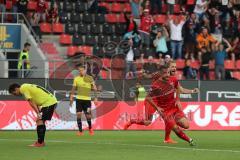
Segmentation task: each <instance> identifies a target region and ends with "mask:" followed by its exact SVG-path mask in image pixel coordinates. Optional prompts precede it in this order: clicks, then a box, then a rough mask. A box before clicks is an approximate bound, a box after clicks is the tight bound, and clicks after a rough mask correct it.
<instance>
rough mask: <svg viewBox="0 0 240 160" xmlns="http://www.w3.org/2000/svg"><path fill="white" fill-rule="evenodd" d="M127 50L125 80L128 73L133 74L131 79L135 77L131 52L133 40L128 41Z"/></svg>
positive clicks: (132, 52)
mask: <svg viewBox="0 0 240 160" xmlns="http://www.w3.org/2000/svg"><path fill="white" fill-rule="evenodd" d="M128 44H129V50H128V52H127V54H126V59H125V60H126V65H127V66H126V76H125V78H128V75H129V73H130V72H131V73H132V74H133V78H135V77H136V71H137V69H136V66H135V64H134V51H133V40H132V39H129V41H128Z"/></svg>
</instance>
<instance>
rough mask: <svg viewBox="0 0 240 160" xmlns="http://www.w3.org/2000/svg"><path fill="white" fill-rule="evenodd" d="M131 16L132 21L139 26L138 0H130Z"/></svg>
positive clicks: (139, 6) (139, 4)
mask: <svg viewBox="0 0 240 160" xmlns="http://www.w3.org/2000/svg"><path fill="white" fill-rule="evenodd" d="M130 5H131V10H132V15H133V18H134V21H135V22H136V23H137V24H138V25H139V24H140V15H141V13H140V9H141V3H140V0H130Z"/></svg>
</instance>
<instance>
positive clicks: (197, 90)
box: [177, 85, 199, 94]
mask: <svg viewBox="0 0 240 160" xmlns="http://www.w3.org/2000/svg"><path fill="white" fill-rule="evenodd" d="M177 90H178V91H177V92H179V94H192V93H198V92H199V89H198V88H194V89H186V88H183V87H182V86H180V85H179V86H178V89H177Z"/></svg>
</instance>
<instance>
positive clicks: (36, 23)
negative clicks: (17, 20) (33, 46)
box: [30, 12, 42, 40]
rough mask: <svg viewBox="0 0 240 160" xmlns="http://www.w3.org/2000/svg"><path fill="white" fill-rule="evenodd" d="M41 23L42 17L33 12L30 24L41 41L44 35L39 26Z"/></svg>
mask: <svg viewBox="0 0 240 160" xmlns="http://www.w3.org/2000/svg"><path fill="white" fill-rule="evenodd" d="M39 22H40V17H39V15H38V14H37V13H35V12H33V13H32V16H31V18H30V24H31V26H32V29H33V31H34V32H35V33H36V35H38V37H39V39H40V40H41V39H42V33H41V30H40V26H39Z"/></svg>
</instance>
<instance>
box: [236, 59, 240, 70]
mask: <svg viewBox="0 0 240 160" xmlns="http://www.w3.org/2000/svg"><path fill="white" fill-rule="evenodd" d="M236 68H237V69H240V60H237V61H236Z"/></svg>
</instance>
